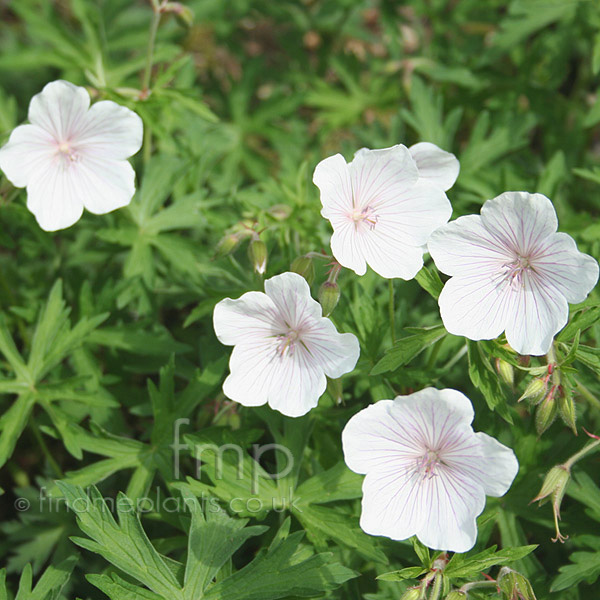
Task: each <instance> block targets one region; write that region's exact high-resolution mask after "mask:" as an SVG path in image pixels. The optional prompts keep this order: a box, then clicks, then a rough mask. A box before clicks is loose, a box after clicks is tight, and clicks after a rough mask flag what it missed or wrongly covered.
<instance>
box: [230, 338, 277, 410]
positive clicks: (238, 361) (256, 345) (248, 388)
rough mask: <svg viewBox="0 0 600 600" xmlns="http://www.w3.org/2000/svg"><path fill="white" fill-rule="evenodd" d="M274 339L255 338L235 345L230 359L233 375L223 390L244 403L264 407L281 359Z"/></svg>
mask: <svg viewBox="0 0 600 600" xmlns="http://www.w3.org/2000/svg"><path fill="white" fill-rule="evenodd" d="M276 357H277V343H276V341H275V340H274V339H263V340H259V339H257V340H254V341H253V342H251V343H247V344H239V345H237V346H235V347H234V349H233V352H232V353H231V358H230V359H229V369H230V371H231V373H230V375H229V376H228V377H227V379H225V382H224V383H223V393H224V394H225V395H226V396H227V397H228V398H231V400H235V401H236V402H239V403H240V404H243V405H244V406H262V405H263V404H266V403H267V401H268V399H269V391H270V389H271V386H272V383H273V380H274V378H275V377H276V376H277V370H278V369H279V368H280V367H279V362H278V361H277V360H276Z"/></svg>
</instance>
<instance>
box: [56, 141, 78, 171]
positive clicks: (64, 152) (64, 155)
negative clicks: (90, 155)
mask: <svg viewBox="0 0 600 600" xmlns="http://www.w3.org/2000/svg"><path fill="white" fill-rule="evenodd" d="M56 153H57V155H58V157H59V158H60V160H61V163H62V164H63V165H64V166H69V164H71V163H74V162H77V160H78V159H79V156H78V155H77V153H76V152H75V149H74V148H73V146H71V144H70V143H69V142H60V143H59V144H58V146H57V152H56Z"/></svg>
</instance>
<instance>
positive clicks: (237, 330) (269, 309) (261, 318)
mask: <svg viewBox="0 0 600 600" xmlns="http://www.w3.org/2000/svg"><path fill="white" fill-rule="evenodd" d="M278 322H279V321H278V319H277V315H276V308H275V304H274V303H273V301H272V300H271V299H270V298H269V297H268V296H267V295H266V294H263V293H262V292H246V293H245V294H244V295H243V296H241V297H240V298H238V299H237V300H232V299H231V298H225V299H224V300H221V301H220V302H219V303H217V305H216V306H215V310H214V313H213V324H214V328H215V333H216V334H217V338H218V339H219V341H220V342H221V343H222V344H226V345H227V346H233V345H235V344H242V343H244V342H250V341H255V340H261V339H265V338H268V337H270V336H273V335H276V334H277V333H279V332H280V331H281V329H280V328H277V326H276V324H277V323H278Z"/></svg>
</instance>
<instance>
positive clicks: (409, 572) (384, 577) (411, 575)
mask: <svg viewBox="0 0 600 600" xmlns="http://www.w3.org/2000/svg"><path fill="white" fill-rule="evenodd" d="M424 573H427V569H424V568H423V567H406V568H405V569H400V570H399V571H390V572H389V573H382V574H381V575H378V576H377V579H380V580H381V581H404V580H405V579H417V578H418V577H420V576H421V575H423V574H424Z"/></svg>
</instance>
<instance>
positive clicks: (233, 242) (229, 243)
mask: <svg viewBox="0 0 600 600" xmlns="http://www.w3.org/2000/svg"><path fill="white" fill-rule="evenodd" d="M239 245H240V237H239V236H238V235H237V234H235V233H228V234H227V235H225V236H224V237H222V238H221V239H220V241H219V243H218V244H217V249H216V250H215V253H214V255H213V259H217V258H223V257H224V256H228V255H229V254H231V253H233V252H234V251H235V249H236V248H237V247H238V246H239Z"/></svg>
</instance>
